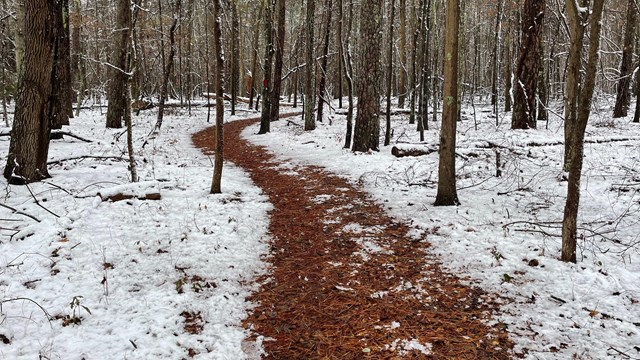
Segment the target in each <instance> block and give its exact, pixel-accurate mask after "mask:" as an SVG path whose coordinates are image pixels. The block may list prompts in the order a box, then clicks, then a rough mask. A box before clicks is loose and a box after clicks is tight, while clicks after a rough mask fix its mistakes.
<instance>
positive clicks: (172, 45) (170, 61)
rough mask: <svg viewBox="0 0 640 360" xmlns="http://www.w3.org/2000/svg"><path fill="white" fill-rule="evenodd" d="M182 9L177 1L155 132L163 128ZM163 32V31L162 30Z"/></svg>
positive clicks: (159, 0) (180, 2)
mask: <svg viewBox="0 0 640 360" xmlns="http://www.w3.org/2000/svg"><path fill="white" fill-rule="evenodd" d="M161 4H162V0H158V7H159V8H160V9H162V5H161ZM181 9H182V0H175V3H174V9H173V20H172V22H171V27H170V28H169V56H168V57H167V60H166V62H165V61H164V60H163V61H162V64H163V74H162V85H161V87H160V99H159V103H158V119H157V120H156V126H155V130H156V131H158V130H160V128H161V127H162V119H163V118H164V104H165V102H166V101H167V96H168V94H169V79H170V78H171V73H172V72H173V67H174V66H173V65H174V60H175V57H176V29H177V28H178V23H179V19H180V13H181ZM160 22H161V23H162V10H160ZM161 31H162V30H161ZM160 36H161V39H164V35H163V34H161V35H160ZM161 43H162V49H161V51H162V58H163V59H164V40H163V41H161Z"/></svg>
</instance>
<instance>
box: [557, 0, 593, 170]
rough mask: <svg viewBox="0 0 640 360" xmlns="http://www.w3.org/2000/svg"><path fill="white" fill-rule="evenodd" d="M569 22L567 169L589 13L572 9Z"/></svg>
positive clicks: (583, 3)
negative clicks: (585, 26)
mask: <svg viewBox="0 0 640 360" xmlns="http://www.w3.org/2000/svg"><path fill="white" fill-rule="evenodd" d="M580 4H581V5H580V7H582V8H585V7H586V6H587V5H588V0H581V1H580ZM565 7H566V8H567V9H574V8H575V6H574V1H573V0H571V1H570V0H566V1H565ZM568 15H569V16H567V23H568V25H569V36H570V41H571V45H570V46H569V58H568V59H567V70H566V73H567V75H566V83H565V86H566V90H565V102H564V165H563V168H564V170H565V171H569V169H570V167H571V159H572V158H573V156H572V155H571V152H572V151H573V149H574V145H573V133H574V128H575V126H576V121H577V114H578V111H577V110H578V98H579V94H580V92H579V90H580V68H581V65H582V47H583V45H582V43H583V41H584V30H585V28H584V26H583V25H582V24H586V19H587V15H588V14H587V13H585V12H578V11H577V10H572V11H569V12H568Z"/></svg>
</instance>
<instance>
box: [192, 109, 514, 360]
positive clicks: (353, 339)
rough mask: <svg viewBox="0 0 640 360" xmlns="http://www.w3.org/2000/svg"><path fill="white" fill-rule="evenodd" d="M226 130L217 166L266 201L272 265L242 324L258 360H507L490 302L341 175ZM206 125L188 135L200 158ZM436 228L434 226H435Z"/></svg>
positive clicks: (208, 137) (207, 140)
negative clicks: (237, 173)
mask: <svg viewBox="0 0 640 360" xmlns="http://www.w3.org/2000/svg"><path fill="white" fill-rule="evenodd" d="M255 122H256V119H251V120H246V121H238V122H232V123H229V124H226V125H225V159H226V160H228V161H232V162H234V163H235V164H237V165H239V166H241V167H243V168H244V169H245V170H246V171H248V172H249V174H250V176H251V178H252V180H253V181H254V182H255V183H256V184H257V185H258V186H260V187H261V188H262V189H263V190H264V192H265V193H266V194H267V195H268V196H269V201H270V202H271V203H272V204H273V206H274V210H273V211H272V212H271V214H270V215H271V223H270V227H269V233H270V235H271V236H272V245H271V250H272V256H271V257H270V258H269V261H270V262H271V264H272V269H271V273H270V276H269V277H268V278H267V279H263V281H265V284H264V285H263V286H262V288H261V290H260V291H258V292H257V293H255V294H254V295H253V296H252V297H251V298H250V299H249V300H250V301H253V302H255V303H257V304H258V305H257V307H256V309H255V310H254V312H253V313H252V314H250V315H249V317H248V319H247V320H246V321H245V326H247V327H252V328H253V332H254V333H255V334H257V335H262V336H264V338H265V340H264V343H263V345H264V348H265V351H266V352H267V354H268V358H269V359H286V360H291V359H340V360H345V359H367V358H370V359H400V358H402V359H509V358H510V349H511V347H512V344H511V342H510V340H509V339H508V335H507V333H506V331H505V330H504V329H503V328H502V327H500V326H496V327H493V328H492V327H488V326H486V325H485V323H484V322H485V321H486V320H489V319H490V316H491V313H492V312H493V311H495V310H496V308H497V306H496V305H495V304H494V303H493V302H492V300H491V298H490V297H489V296H487V295H486V294H484V293H483V292H482V291H481V290H479V289H477V288H473V287H469V286H465V285H462V284H461V283H460V281H459V279H458V278H457V277H456V276H455V275H452V274H449V273H446V272H444V271H443V270H442V269H441V268H440V266H439V264H438V261H439V260H438V259H437V258H436V257H435V256H434V255H433V254H431V253H430V251H429V246H430V245H429V243H428V242H427V241H426V239H416V238H414V237H411V236H409V235H408V231H409V230H410V228H409V227H408V226H407V225H405V224H403V223H401V222H398V221H396V220H394V219H392V218H391V217H389V216H388V215H386V214H385V212H384V210H383V209H382V208H381V207H380V206H378V205H377V204H376V203H375V202H373V201H372V200H370V199H369V198H368V196H367V195H366V194H365V193H364V192H363V191H361V190H359V189H358V188H357V187H355V186H353V185H351V184H349V183H348V182H347V181H346V180H345V179H342V178H340V177H338V176H335V175H333V174H331V173H328V172H327V171H325V170H323V169H322V168H319V167H314V166H293V167H292V166H291V165H289V164H283V163H281V162H280V161H278V160H277V159H276V158H275V157H274V155H273V154H271V153H269V152H268V151H267V150H266V149H265V148H263V147H260V146H256V145H253V144H250V143H248V142H247V141H245V140H243V139H242V138H241V137H240V133H241V131H242V130H243V129H244V128H245V127H246V126H248V125H250V124H253V123H255ZM214 132H215V130H214V128H209V129H207V130H205V131H203V132H200V133H198V134H195V135H194V137H193V139H194V143H195V144H196V145H197V146H199V147H201V148H203V149H204V151H206V152H209V153H211V151H212V150H211V149H212V147H213V144H214V140H213V139H214ZM434 231H436V229H434Z"/></svg>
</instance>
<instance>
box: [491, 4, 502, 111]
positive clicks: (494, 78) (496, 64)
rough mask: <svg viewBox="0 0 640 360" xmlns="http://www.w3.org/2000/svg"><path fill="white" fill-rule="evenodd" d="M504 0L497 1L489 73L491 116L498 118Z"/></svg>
mask: <svg viewBox="0 0 640 360" xmlns="http://www.w3.org/2000/svg"><path fill="white" fill-rule="evenodd" d="M503 4H504V0H498V4H497V11H496V29H495V37H494V40H493V59H492V60H493V69H492V72H491V105H493V114H494V116H495V117H496V118H497V117H498V78H499V77H498V72H499V71H500V33H501V31H502V15H503V14H502V13H503Z"/></svg>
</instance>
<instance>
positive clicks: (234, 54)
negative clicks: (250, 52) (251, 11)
mask: <svg viewBox="0 0 640 360" xmlns="http://www.w3.org/2000/svg"><path fill="white" fill-rule="evenodd" d="M279 1H282V2H284V0H279ZM230 2H231V4H230V5H231V89H230V91H231V115H235V114H236V105H237V103H238V84H239V83H240V21H239V19H238V4H237V2H238V1H237V0H231V1H230ZM214 7H215V6H214ZM219 16H222V13H220V15H219ZM283 26H284V25H283ZM278 31H279V30H278ZM283 32H284V31H283ZM283 37H284V36H283ZM278 43H280V40H278ZM277 59H278V55H277V54H276V69H277V68H278V60H277ZM281 68H282V66H281ZM276 74H278V72H277V70H276ZM276 108H277V106H276Z"/></svg>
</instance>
